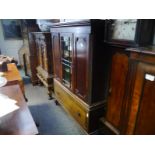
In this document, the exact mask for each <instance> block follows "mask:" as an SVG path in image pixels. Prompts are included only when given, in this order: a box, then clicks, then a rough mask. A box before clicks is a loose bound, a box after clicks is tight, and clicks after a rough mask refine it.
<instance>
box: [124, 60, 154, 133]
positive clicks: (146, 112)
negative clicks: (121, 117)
mask: <svg viewBox="0 0 155 155" xmlns="http://www.w3.org/2000/svg"><path fill="white" fill-rule="evenodd" d="M146 74H149V75H153V76H154V75H155V66H154V65H150V64H147V63H142V62H140V63H139V64H138V66H137V73H136V79H135V85H134V90H133V97H132V101H131V110H130V115H129V121H128V130H127V134H155V127H154V125H153V124H154V123H155V116H154V112H155V104H154V103H155V97H154V90H155V85H154V84H155V82H154V81H150V80H147V79H145V75H146Z"/></svg>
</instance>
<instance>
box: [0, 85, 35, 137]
mask: <svg viewBox="0 0 155 155" xmlns="http://www.w3.org/2000/svg"><path fill="white" fill-rule="evenodd" d="M0 93H1V94H4V95H7V96H8V97H10V98H11V99H14V100H16V101H17V105H18V106H19V107H20V108H19V109H18V110H16V111H13V112H12V113H9V114H7V115H5V116H3V117H1V118H0V135H35V134H38V129H37V127H36V125H35V122H34V120H33V118H32V115H31V113H30V111H29V109H28V106H27V104H26V102H25V100H24V97H23V94H22V92H21V89H20V87H19V85H12V86H6V87H2V88H0Z"/></svg>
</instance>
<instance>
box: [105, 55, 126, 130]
mask: <svg viewBox="0 0 155 155" xmlns="http://www.w3.org/2000/svg"><path fill="white" fill-rule="evenodd" d="M127 72H128V56H127V55H125V54H121V53H116V54H115V55H114V56H113V58H112V69H111V80H110V88H109V99H108V107H107V114H106V119H107V121H109V122H110V123H111V124H112V125H114V126H115V127H116V128H119V123H120V114H121V108H122V103H123V97H124V92H125V84H126V78H127Z"/></svg>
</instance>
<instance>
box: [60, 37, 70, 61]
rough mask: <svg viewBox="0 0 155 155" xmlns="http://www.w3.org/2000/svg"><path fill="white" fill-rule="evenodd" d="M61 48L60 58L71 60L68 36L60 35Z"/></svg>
mask: <svg viewBox="0 0 155 155" xmlns="http://www.w3.org/2000/svg"><path fill="white" fill-rule="evenodd" d="M61 50H62V58H64V59H66V60H68V61H70V62H71V61H72V47H71V40H70V37H68V36H67V37H66V36H63V37H61Z"/></svg>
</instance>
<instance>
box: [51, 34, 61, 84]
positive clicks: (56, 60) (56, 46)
mask: <svg viewBox="0 0 155 155" xmlns="http://www.w3.org/2000/svg"><path fill="white" fill-rule="evenodd" d="M52 52H53V64H54V76H55V78H56V79H57V80H59V81H61V74H62V69H61V53H60V37H59V33H52Z"/></svg>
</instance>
